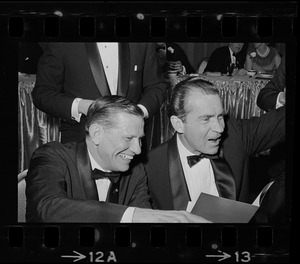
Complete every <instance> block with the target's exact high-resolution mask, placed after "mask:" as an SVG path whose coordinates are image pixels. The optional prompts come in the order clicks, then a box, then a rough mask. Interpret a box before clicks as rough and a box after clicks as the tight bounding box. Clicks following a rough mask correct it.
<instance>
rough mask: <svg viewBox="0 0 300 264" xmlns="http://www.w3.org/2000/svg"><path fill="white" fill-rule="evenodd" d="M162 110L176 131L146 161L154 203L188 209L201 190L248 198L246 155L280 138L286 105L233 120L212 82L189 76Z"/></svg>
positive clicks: (175, 90) (168, 208)
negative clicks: (245, 118)
mask: <svg viewBox="0 0 300 264" xmlns="http://www.w3.org/2000/svg"><path fill="white" fill-rule="evenodd" d="M167 110H168V116H169V118H170V121H171V124H172V126H173V128H174V130H175V132H176V133H175V134H174V136H173V137H172V138H171V139H170V141H168V142H166V143H163V144H161V145H160V146H158V147H157V148H155V149H153V150H151V151H150V152H149V154H148V159H147V163H146V171H147V176H148V178H149V189H150V194H151V195H152V197H153V199H154V206H155V207H156V208H159V209H164V210H172V209H174V210H187V211H191V210H192V208H193V206H194V204H195V202H196V201H197V199H198V197H199V195H200V194H201V193H202V192H203V193H207V194H211V195H215V196H220V197H224V198H229V199H234V200H239V201H243V202H253V201H250V200H249V192H248V189H249V157H250V156H252V155H254V154H256V153H260V152H261V151H263V150H266V149H268V148H270V147H271V146H274V145H275V144H277V143H279V142H282V141H284V138H285V108H284V107H282V108H280V109H278V110H274V111H270V112H269V113H267V114H266V115H263V116H261V117H259V118H253V119H249V120H235V119H234V118H232V117H229V116H227V115H225V112H224V109H223V105H222V102H221V99H220V96H219V93H218V89H217V88H215V87H214V85H213V84H212V83H210V82H208V81H205V80H202V79H201V78H199V77H191V78H188V79H186V80H184V81H182V82H180V83H178V84H177V85H176V86H175V87H174V90H173V91H172V94H171V97H170V100H169V104H168V106H167ZM212 210H213V208H212Z"/></svg>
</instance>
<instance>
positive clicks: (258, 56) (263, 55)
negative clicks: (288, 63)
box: [246, 43, 281, 73]
mask: <svg viewBox="0 0 300 264" xmlns="http://www.w3.org/2000/svg"><path fill="white" fill-rule="evenodd" d="M280 63H281V57H280V55H279V53H278V51H277V49H275V48H274V47H272V46H269V45H268V43H253V44H250V45H249V49H248V51H247V56H246V69H247V70H255V71H257V72H267V73H274V72H275V71H276V69H278V67H279V65H280Z"/></svg>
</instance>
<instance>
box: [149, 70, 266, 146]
mask: <svg viewBox="0 0 300 264" xmlns="http://www.w3.org/2000/svg"><path fill="white" fill-rule="evenodd" d="M191 76H195V77H196V76H199V77H201V78H203V79H204V80H207V81H210V82H212V83H213V84H214V85H215V86H216V87H217V88H218V90H219V94H220V97H221V99H222V102H223V106H224V110H225V112H226V113H228V114H230V115H233V116H234V117H235V118H238V119H249V118H251V117H255V116H260V115H262V114H264V113H265V111H263V110H261V109H260V108H259V107H258V106H257V104H256V100H257V96H258V94H259V91H260V90H261V89H262V88H263V87H265V85H266V84H267V83H268V82H269V79H256V78H255V77H248V76H231V77H228V76H209V75H206V74H191V75H181V76H173V77H170V78H169V79H168V83H169V86H170V87H169V90H168V93H169V95H170V93H171V91H172V89H173V88H174V86H175V85H176V84H177V83H179V82H181V81H183V80H184V79H186V78H188V77H191ZM166 105H167V102H164V104H163V105H162V106H161V108H160V113H159V114H157V115H156V116H155V121H154V122H155V126H154V129H153V131H154V133H157V135H156V136H155V135H153V136H152V138H153V140H155V139H156V141H154V142H153V147H155V146H156V145H158V144H159V143H163V142H165V141H167V140H168V139H170V138H171V137H172V135H173V134H174V130H173V128H172V125H171V123H170V121H169V118H168V116H167V110H166ZM158 141H159V142H158Z"/></svg>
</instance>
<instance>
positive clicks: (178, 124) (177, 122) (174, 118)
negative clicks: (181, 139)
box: [170, 115, 183, 134]
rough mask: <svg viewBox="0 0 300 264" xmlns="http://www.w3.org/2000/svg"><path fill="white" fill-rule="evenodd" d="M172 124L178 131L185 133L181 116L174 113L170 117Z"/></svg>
mask: <svg viewBox="0 0 300 264" xmlns="http://www.w3.org/2000/svg"><path fill="white" fill-rule="evenodd" d="M170 121H171V124H172V126H173V128H174V129H175V130H176V132H177V133H180V134H182V133H183V122H182V120H181V119H180V118H178V117H177V116H174V115H172V116H171V117H170Z"/></svg>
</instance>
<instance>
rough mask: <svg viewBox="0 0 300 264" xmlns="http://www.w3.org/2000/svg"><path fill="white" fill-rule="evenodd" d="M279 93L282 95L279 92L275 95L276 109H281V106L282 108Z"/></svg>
mask: <svg viewBox="0 0 300 264" xmlns="http://www.w3.org/2000/svg"><path fill="white" fill-rule="evenodd" d="M281 93H283V92H280V93H279V94H278V95H277V99H276V109H277V108H279V107H281V106H283V104H282V103H280V102H279V96H280V94H281Z"/></svg>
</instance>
